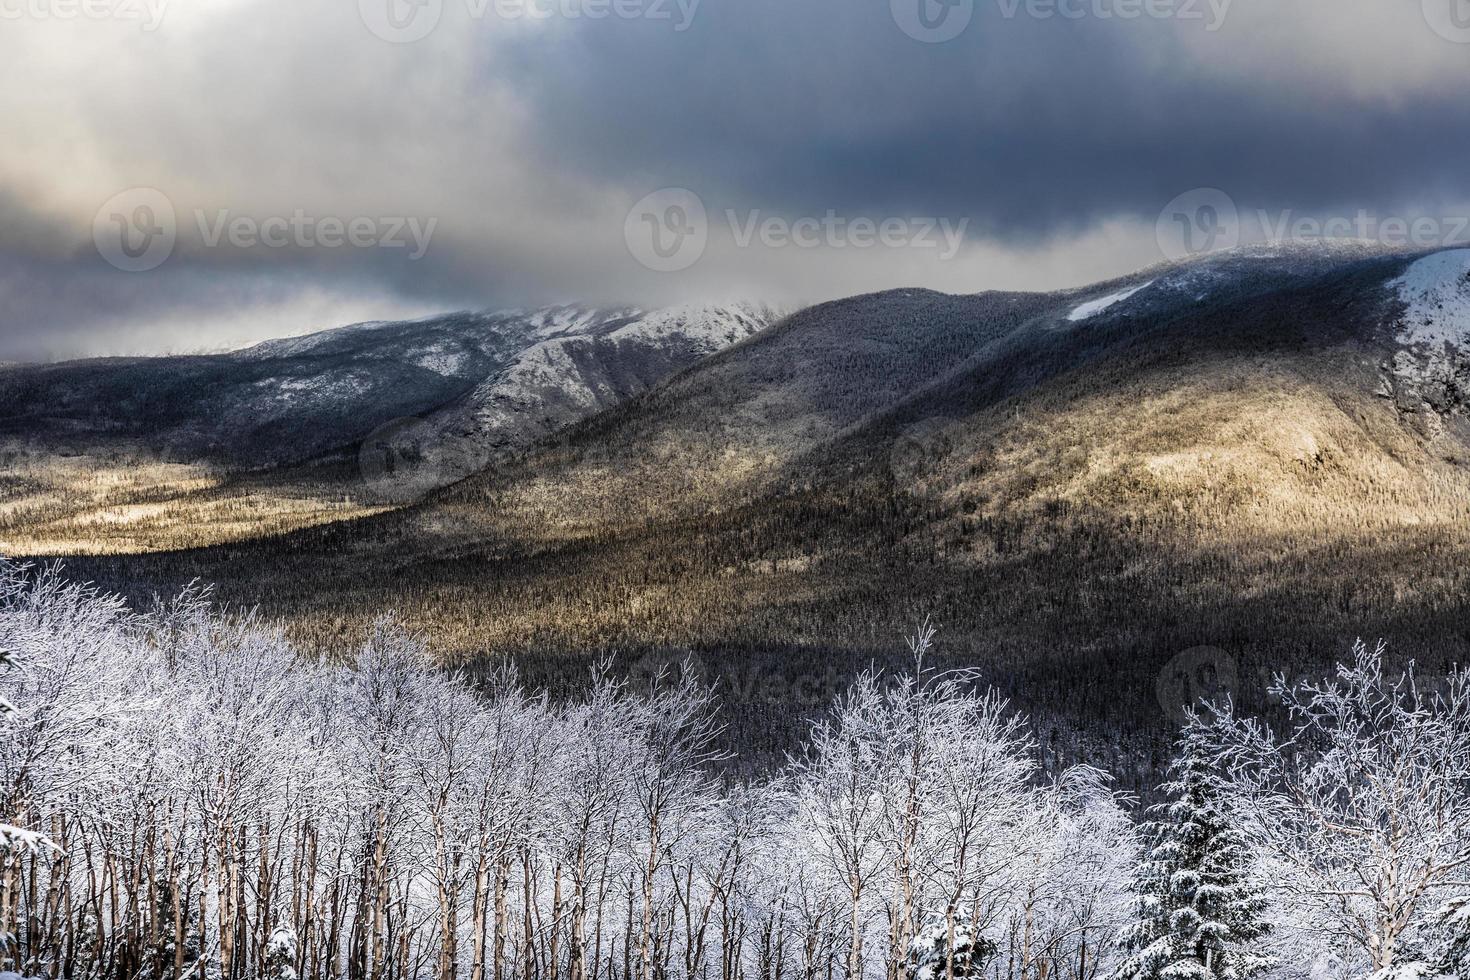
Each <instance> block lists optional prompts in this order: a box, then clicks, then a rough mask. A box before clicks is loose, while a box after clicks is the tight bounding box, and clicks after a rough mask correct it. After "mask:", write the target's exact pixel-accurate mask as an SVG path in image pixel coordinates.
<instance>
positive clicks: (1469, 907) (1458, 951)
mask: <svg viewBox="0 0 1470 980" xmlns="http://www.w3.org/2000/svg"><path fill="white" fill-rule="evenodd" d="M1429 925H1430V927H1431V928H1432V929H1434V930H1435V932H1436V933H1437V934H1438V936H1439V939H1440V942H1441V944H1442V952H1441V953H1440V958H1439V962H1438V963H1436V964H1435V967H1436V972H1437V973H1439V974H1440V975H1441V976H1445V977H1454V978H1457V980H1470V898H1457V899H1455V900H1453V901H1450V902H1446V903H1445V904H1444V906H1443V907H1441V908H1439V909H1437V910H1436V911H1435V913H1434V914H1433V915H1431V916H1430V917H1429Z"/></svg>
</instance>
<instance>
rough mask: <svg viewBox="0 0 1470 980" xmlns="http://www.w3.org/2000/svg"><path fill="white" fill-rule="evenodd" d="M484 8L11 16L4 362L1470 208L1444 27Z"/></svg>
mask: <svg viewBox="0 0 1470 980" xmlns="http://www.w3.org/2000/svg"><path fill="white" fill-rule="evenodd" d="M382 2H384V3H388V2H392V0H382ZM471 2H472V0H444V15H443V18H442V21H441V22H440V23H439V24H438V26H437V29H436V30H434V31H433V32H432V33H430V34H429V35H428V36H427V37H425V38H424V39H423V40H420V41H418V42H417V43H411V44H391V43H387V42H385V41H383V40H381V39H380V38H378V37H375V36H374V35H373V34H372V33H371V32H370V31H369V30H368V29H367V27H366V26H365V25H364V22H363V20H362V18H361V17H360V16H359V9H358V3H357V2H356V0H328V2H324V3H321V4H315V3H314V4H300V3H295V2H292V0H173V2H172V3H170V4H169V5H168V6H167V7H166V8H164V17H163V20H162V23H161V25H160V27H159V29H158V30H156V31H152V32H149V31H145V30H142V29H141V27H140V25H139V24H137V23H129V22H124V21H97V22H75V21H71V22H64V21H60V20H56V19H47V18H36V17H30V18H23V19H21V20H14V21H6V22H5V31H4V33H0V82H3V83H4V84H3V85H0V118H4V119H5V120H6V124H5V125H6V135H7V139H6V140H5V141H3V142H0V359H7V358H46V357H59V356H73V355H77V354H86V353H127V352H133V351H148V350H158V349H165V348H169V349H214V348H219V347H222V346H230V345H237V344H241V343H246V342H250V341H253V340H258V339H262V338H263V337H266V336H276V335H284V334H290V333H299V332H302V331H304V330H308V329H317V328H320V327H323V326H328V325H333V324H335V323H338V322H347V321H349V320H352V319H363V318H368V317H389V316H399V315H406V314H417V313H423V312H429V311H431V310H435V309H446V308H460V307H464V306H511V305H535V304H539V303H544V302H552V301H561V300H571V299H580V300H585V301H590V302H645V303H660V302H672V301H680V300H693V299H716V298H721V297H724V296H729V295H734V294H744V295H753V296H763V297H769V298H772V299H780V300H787V301H793V300H798V301H799V300H818V299H824V298H828V297H831V296H837V295H842V294H846V293H852V292H858V291H864V290H868V289H876V288H884V287H889V286H900V285H923V286H930V287H933V288H939V289H946V290H951V291H974V290H979V289H983V288H997V287H1002V288H1046V287H1056V286H1061V285H1074V284H1079V283H1082V282H1086V281H1090V280H1093V279H1096V278H1101V277H1104V276H1107V275H1112V274H1119V273H1122V272H1125V271H1128V270H1130V269H1131V268H1135V267H1137V266H1141V265H1144V264H1148V263H1150V262H1152V261H1154V260H1156V259H1157V258H1158V257H1159V255H1158V247H1157V245H1156V244H1155V242H1154V236H1153V225H1154V220H1155V218H1156V217H1157V215H1158V213H1159V210H1160V208H1162V207H1163V205H1164V204H1165V203H1166V202H1168V201H1169V200H1170V199H1172V198H1173V197H1175V195H1177V194H1179V193H1181V192H1182V191H1185V190H1188V189H1191V188H1195V187H1203V186H1213V187H1219V188H1222V189H1224V190H1226V191H1227V192H1228V193H1229V194H1230V195H1231V196H1232V197H1233V198H1235V199H1236V201H1237V203H1238V204H1239V205H1240V206H1241V208H1242V209H1244V210H1246V211H1249V210H1250V209H1255V208H1263V209H1271V210H1275V211H1279V210H1282V209H1288V208H1289V209H1292V210H1293V212H1294V213H1297V214H1308V213H1316V214H1324V213H1351V211H1353V210H1356V209H1357V208H1368V209H1372V210H1374V211H1376V212H1378V213H1380V214H1398V213H1402V214H1420V213H1436V212H1438V213H1445V212H1448V211H1456V210H1458V211H1464V210H1465V208H1466V205H1467V204H1470V188H1467V187H1466V178H1465V176H1464V165H1463V161H1464V160H1465V159H1467V151H1470V105H1467V104H1466V103H1465V102H1464V100H1463V98H1461V97H1460V93H1461V92H1463V90H1464V87H1465V82H1466V81H1467V80H1470V45H1464V44H1456V43H1452V42H1450V41H1448V40H1446V39H1445V38H1444V37H1441V36H1440V35H1438V34H1436V33H1435V31H1433V30H1431V29H1430V26H1429V24H1428V23H1427V22H1426V18H1425V17H1424V16H1423V15H1422V12H1421V10H1420V3H1418V2H1404V3H1394V4H1377V3H1371V4H1370V3H1362V4H1343V3H1342V2H1341V0H1234V2H1233V3H1231V4H1230V5H1229V7H1228V11H1227V13H1226V16H1225V19H1224V22H1223V23H1222V24H1221V25H1219V29H1218V30H1214V31H1211V30H1207V29H1206V26H1205V24H1203V23H1200V22H1190V21H1182V20H1178V19H1151V18H1146V17H1145V18H1141V19H1137V20H1128V21H1122V20H1118V19H1107V18H1102V17H1099V16H1096V15H1095V14H1096V11H1097V10H1099V9H1101V10H1112V9H1115V8H1114V7H1113V6H1112V4H1114V3H1116V2H1118V0H1085V3H1084V5H1083V7H1074V8H1069V9H1082V10H1084V11H1085V12H1086V16H1083V17H1081V18H1079V19H1066V18H1062V17H1049V18H1038V17H1034V16H1030V15H1029V14H1028V13H1027V10H1028V9H1031V10H1034V9H1037V8H1034V7H1028V4H1035V3H1038V2H1045V0H1016V2H1017V3H1019V4H1020V6H1019V7H1018V8H1017V12H1016V13H1015V15H1014V16H1007V13H1006V10H1007V4H1009V3H1010V2H1011V0H975V4H976V11H975V15H974V18H973V20H972V21H971V22H970V24H969V25H968V27H967V28H966V30H965V31H964V32H963V33H962V34H961V35H960V36H959V37H957V38H955V39H954V40H952V41H949V42H948V43H944V44H923V43H919V42H918V41H915V40H913V39H912V38H910V37H909V36H907V35H906V34H905V33H904V32H903V31H901V30H900V29H899V28H898V26H897V25H896V23H895V19H894V17H893V16H892V14H891V12H890V5H889V2H888V0H703V3H702V4H700V5H699V6H698V7H697V8H693V11H694V17H693V21H692V24H691V25H690V26H689V28H688V29H687V30H684V31H682V32H680V31H676V30H675V29H674V27H673V24H672V23H670V22H669V21H661V20H654V19H648V18H634V19H621V18H617V17H609V18H605V19H599V20H591V19H587V18H567V17H562V16H557V17H552V18H550V19H548V20H544V21H534V22H532V21H527V20H525V19H521V20H514V21H508V20H505V19H503V18H498V17H496V16H495V15H494V12H493V11H494V6H493V5H494V3H495V2H496V0H489V2H490V3H491V5H492V7H491V13H490V14H489V15H488V16H485V17H478V18H477V17H473V16H471V13H470V11H471V10H472V9H474V8H473V7H472V6H471ZM588 2H590V0H558V3H559V4H560V5H562V7H563V8H564V9H572V10H573V11H581V10H585V9H586V8H585V7H584V6H582V5H583V4H586V3H588ZM638 2H641V3H648V2H651V0H638ZM1069 2H1071V3H1074V4H1075V3H1078V2H1082V0H1069ZM1427 2H1428V3H1430V4H1433V3H1437V2H1440V0H1427ZM1099 4H1101V5H1102V6H1101V7H1098V5H1099ZM567 5H570V7H569V8H568V6H567ZM665 9H669V10H670V11H672V12H673V15H674V17H675V19H677V18H678V16H679V14H678V8H677V7H676V6H675V5H674V4H673V3H672V2H670V3H668V4H666V5H665ZM686 9H688V8H687V6H686ZM1192 9H1199V10H1201V11H1202V12H1205V13H1206V15H1208V11H1209V9H1210V8H1209V6H1208V5H1207V4H1205V3H1203V2H1200V3H1198V4H1196V5H1195V7H1194V8H1192ZM138 186H143V187H153V188H157V189H159V190H160V191H162V192H163V193H164V194H165V195H166V196H167V198H168V200H169V201H170V202H171V203H172V205H173V206H174V208H175V209H176V212H177V215H178V241H177V245H176V247H175V249H174V252H173V254H172V255H171V256H170V257H169V259H168V261H167V262H166V263H164V264H163V265H162V266H161V267H160V268H158V269H156V270H154V271H150V272H142V273H133V274H129V273H124V272H119V271H117V270H115V269H113V268H111V267H110V266H108V265H107V264H106V263H105V262H103V261H102V259H101V257H100V256H99V255H98V254H97V250H96V248H95V247H94V245H93V242H92V227H93V220H94V217H95V216H96V214H97V210H98V208H99V206H101V205H102V203H103V202H104V201H107V200H108V199H109V198H110V197H112V196H113V195H114V194H117V193H118V192H120V191H123V190H126V189H128V188H131V187H138ZM667 186H682V187H687V188H689V189H691V190H694V191H695V192H697V194H698V195H699V196H700V197H701V198H702V199H703V201H704V203H705V205H706V206H707V208H708V211H709V214H710V217H711V222H712V227H711V234H710V242H709V246H708V250H707V252H706V253H705V255H704V256H703V258H702V259H700V261H699V262H698V263H697V264H696V265H694V266H693V267H691V268H689V269H687V270H684V271H681V272H679V273H676V274H659V273H655V272H651V271H649V270H648V269H646V268H644V267H642V266H640V265H639V264H638V263H637V262H635V261H634V260H633V257H632V255H630V253H629V249H628V247H627V245H626V244H625V241H624V221H625V218H626V217H627V214H628V209H629V207H630V206H631V205H632V204H633V202H635V201H637V200H639V199H640V198H642V197H643V196H644V195H645V194H647V193H649V192H650V191H653V190H656V189H658V188H661V187H667ZM726 209H733V210H736V211H737V212H739V215H740V216H741V217H742V219H743V218H745V217H747V216H749V215H752V214H756V213H758V215H759V216H761V217H767V216H779V217H783V218H786V219H794V218H799V217H803V216H814V217H821V216H824V215H826V214H828V212H836V213H837V214H839V215H841V216H843V217H845V218H857V217H867V218H873V219H880V220H881V219H883V218H889V217H909V216H933V217H944V218H949V219H953V220H960V219H963V220H965V221H967V222H968V225H967V228H968V235H969V238H968V243H967V247H966V248H965V249H964V250H963V251H962V252H961V254H960V255H959V256H957V257H955V258H954V259H953V260H951V261H942V260H940V259H939V258H938V257H937V256H936V254H934V253H933V252H932V251H931V252H925V251H921V250H917V249H912V248H905V249H891V248H888V249H885V248H866V249H859V248H842V249H838V248H830V247H818V248H811V249H798V248H774V249H773V248H768V247H761V246H759V245H757V246H753V247H744V248H742V247H739V245H738V244H737V243H736V242H735V241H733V240H732V236H731V234H730V233H729V229H728V228H727V227H725V219H724V217H723V214H724V212H725V210H726ZM221 211H228V212H229V214H230V215H231V216H233V217H240V216H244V217H248V218H251V219H253V220H256V221H261V220H265V219H267V218H270V217H272V216H290V215H292V214H294V213H296V212H298V211H301V212H305V213H306V214H308V215H310V216H311V217H312V218H314V219H321V218H329V219H330V218H335V219H339V220H341V221H343V222H347V221H350V220H351V219H353V218H369V219H388V218H395V217H396V218H413V219H417V220H419V221H421V222H428V221H429V220H433V221H435V222H436V224H435V232H434V235H433V238H432V241H431V243H430V247H429V249H428V251H427V253H426V254H425V255H424V256H423V257H422V258H421V259H419V260H418V261H411V260H409V258H408V256H407V254H405V251H404V250H393V249H384V248H357V247H339V248H320V247H301V246H300V244H299V243H295V244H290V245H287V246H285V247H280V248H265V247H260V246H256V247H248V248H239V247H233V246H230V245H229V244H228V243H226V244H225V245H223V246H220V245H216V246H213V247H211V246H210V244H209V243H208V242H207V241H204V240H203V236H201V235H200V234H199V233H198V229H197V227H196V225H197V222H196V218H195V216H196V214H198V213H203V214H205V215H217V214H218V213H219V212H221Z"/></svg>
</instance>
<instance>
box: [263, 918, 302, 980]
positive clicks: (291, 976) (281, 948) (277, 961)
mask: <svg viewBox="0 0 1470 980" xmlns="http://www.w3.org/2000/svg"><path fill="white" fill-rule="evenodd" d="M265 977H266V980H296V934H295V933H294V932H292V931H291V930H290V929H287V928H286V927H285V926H276V928H275V931H274V932H272V933H271V936H270V939H269V940H267V941H266V944H265Z"/></svg>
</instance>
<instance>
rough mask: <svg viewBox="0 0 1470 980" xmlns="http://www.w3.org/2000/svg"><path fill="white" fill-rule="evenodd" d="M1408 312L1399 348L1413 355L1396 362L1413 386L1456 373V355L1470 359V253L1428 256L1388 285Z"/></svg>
mask: <svg viewBox="0 0 1470 980" xmlns="http://www.w3.org/2000/svg"><path fill="white" fill-rule="evenodd" d="M1388 286H1389V288H1390V289H1396V290H1397V291H1398V296H1399V299H1400V301H1402V302H1403V303H1404V305H1405V306H1406V307H1407V309H1406V310H1405V311H1404V316H1403V319H1402V320H1401V321H1400V326H1401V329H1400V331H1399V335H1398V342H1399V343H1401V344H1403V345H1404V346H1405V347H1406V348H1408V349H1409V350H1407V351H1405V352H1404V353H1402V354H1401V355H1400V356H1399V357H1398V358H1396V359H1395V361H1394V367H1395V370H1396V371H1397V372H1398V373H1399V374H1400V375H1403V376H1405V377H1407V378H1409V379H1410V380H1414V381H1427V380H1433V379H1441V378H1445V377H1447V376H1449V375H1450V374H1451V373H1453V369H1454V361H1455V359H1456V358H1455V356H1454V354H1455V351H1454V350H1452V348H1453V349H1458V350H1459V351H1460V352H1461V353H1462V354H1470V249H1455V250H1453V251H1448V252H1436V253H1435V254H1433V255H1429V256H1426V257H1424V258H1422V259H1420V260H1419V261H1417V262H1415V263H1414V264H1413V265H1411V266H1409V268H1408V269H1407V270H1406V271H1405V272H1404V274H1403V275H1402V276H1401V277H1399V278H1398V279H1395V280H1394V281H1393V282H1391V283H1389V284H1388Z"/></svg>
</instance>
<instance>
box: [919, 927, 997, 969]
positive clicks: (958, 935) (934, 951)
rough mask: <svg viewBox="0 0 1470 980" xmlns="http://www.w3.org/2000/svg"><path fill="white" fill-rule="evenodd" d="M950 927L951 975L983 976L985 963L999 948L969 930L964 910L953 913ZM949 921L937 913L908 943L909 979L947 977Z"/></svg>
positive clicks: (992, 957) (993, 956)
mask: <svg viewBox="0 0 1470 980" xmlns="http://www.w3.org/2000/svg"><path fill="white" fill-rule="evenodd" d="M954 919H955V927H954V978H955V980H974V978H979V977H983V976H985V967H986V965H987V964H988V963H989V962H990V961H991V960H992V959H994V958H995V955H996V954H997V953H998V952H999V951H1000V950H999V949H998V948H997V947H996V945H995V943H993V942H991V941H990V940H989V939H986V938H985V937H984V936H976V935H974V934H973V933H972V932H971V931H970V921H971V917H970V915H969V913H968V912H966V913H963V914H960V915H956V916H955V917H954ZM949 950H950V942H949V922H948V921H947V920H946V918H945V917H944V916H939V917H937V918H935V919H933V920H932V921H930V922H929V924H928V925H926V926H925V927H924V928H923V929H920V930H919V934H918V935H916V936H915V937H914V938H913V941H912V942H911V943H910V944H909V980H947V978H948V977H949V975H950V974H949V960H950V953H949Z"/></svg>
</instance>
